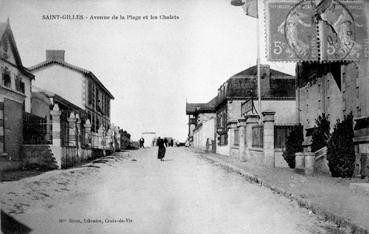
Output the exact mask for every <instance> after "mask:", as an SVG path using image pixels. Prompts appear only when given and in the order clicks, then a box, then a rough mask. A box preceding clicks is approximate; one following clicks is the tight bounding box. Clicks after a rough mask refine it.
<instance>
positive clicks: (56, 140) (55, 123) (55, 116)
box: [50, 104, 61, 146]
mask: <svg viewBox="0 0 369 234" xmlns="http://www.w3.org/2000/svg"><path fill="white" fill-rule="evenodd" d="M50 114H51V116H52V122H51V126H52V129H53V132H52V135H53V146H61V137H60V136H61V128H60V115H61V111H60V110H59V106H58V104H55V105H54V107H53V110H52V111H51V112H50Z"/></svg>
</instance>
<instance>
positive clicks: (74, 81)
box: [30, 50, 114, 132]
mask: <svg viewBox="0 0 369 234" xmlns="http://www.w3.org/2000/svg"><path fill="white" fill-rule="evenodd" d="M64 55H65V51H64V50H47V51H46V60H45V61H44V62H41V63H39V64H37V65H35V66H32V67H31V68H30V70H31V71H32V72H33V73H34V74H35V75H36V77H37V82H34V84H33V85H34V87H35V88H36V89H41V90H47V91H49V92H52V93H55V94H56V95H58V96H60V97H63V98H65V99H66V100H67V101H69V102H70V103H72V104H73V105H75V106H77V107H79V108H80V109H82V110H83V111H85V112H86V114H87V119H89V120H90V122H91V125H92V131H93V132H97V131H98V129H99V127H100V126H103V127H104V128H105V129H108V128H109V126H110V101H111V100H112V99H114V97H113V95H112V94H111V93H110V91H109V90H108V89H107V88H106V87H105V86H104V85H103V84H102V83H101V82H100V81H99V79H98V78H97V77H96V76H95V75H94V74H93V73H92V72H91V71H88V70H86V69H83V68H80V67H77V66H75V65H72V64H69V63H67V62H66V61H65V59H64Z"/></svg>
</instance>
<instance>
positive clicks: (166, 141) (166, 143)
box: [164, 138, 168, 147]
mask: <svg viewBox="0 0 369 234" xmlns="http://www.w3.org/2000/svg"><path fill="white" fill-rule="evenodd" d="M164 145H165V147H168V139H167V138H164Z"/></svg>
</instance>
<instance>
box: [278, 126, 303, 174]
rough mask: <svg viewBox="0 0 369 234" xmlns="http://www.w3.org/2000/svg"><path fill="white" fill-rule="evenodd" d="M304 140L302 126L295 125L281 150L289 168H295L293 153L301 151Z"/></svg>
mask: <svg viewBox="0 0 369 234" xmlns="http://www.w3.org/2000/svg"><path fill="white" fill-rule="evenodd" d="M303 141H304V134H303V127H302V125H301V124H299V125H295V126H294V128H293V129H292V131H291V132H290V134H289V136H288V137H287V141H286V150H285V151H283V158H284V159H285V160H286V162H287V164H288V166H289V167H290V168H295V164H296V161H295V153H296V152H302V150H303V149H302V142H303Z"/></svg>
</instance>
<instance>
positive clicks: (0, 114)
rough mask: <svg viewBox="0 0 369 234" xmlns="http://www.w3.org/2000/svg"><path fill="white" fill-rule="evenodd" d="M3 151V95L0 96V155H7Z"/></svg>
mask: <svg viewBox="0 0 369 234" xmlns="http://www.w3.org/2000/svg"><path fill="white" fill-rule="evenodd" d="M7 156H8V154H7V153H5V131H4V97H0V157H7Z"/></svg>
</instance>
